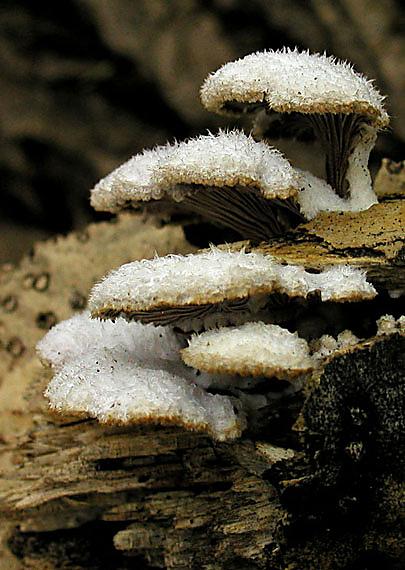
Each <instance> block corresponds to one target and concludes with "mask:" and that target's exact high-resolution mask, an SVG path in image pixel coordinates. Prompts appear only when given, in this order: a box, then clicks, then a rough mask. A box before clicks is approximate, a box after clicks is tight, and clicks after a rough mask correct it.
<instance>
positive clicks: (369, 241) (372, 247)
mask: <svg viewBox="0 0 405 570" xmlns="http://www.w3.org/2000/svg"><path fill="white" fill-rule="evenodd" d="M404 227H405V200H403V199H398V198H397V199H392V200H385V201H383V202H382V203H380V204H376V205H375V206H372V207H371V208H370V209H369V210H367V211H366V212H341V213H338V212H336V213H321V214H319V215H318V216H317V217H316V218H315V219H314V220H312V221H310V222H308V223H306V224H302V225H300V227H299V228H296V229H295V230H293V231H292V232H290V233H289V234H288V236H285V238H283V240H278V239H272V240H270V241H269V242H268V244H264V243H263V244H261V245H260V246H259V247H257V248H249V246H248V245H245V247H246V251H257V252H259V253H264V254H269V255H271V256H273V257H274V259H275V260H276V261H277V262H279V263H291V264H296V263H301V264H303V265H304V267H306V268H307V269H309V270H315V271H322V269H324V268H325V267H331V266H334V265H336V264H341V263H347V264H349V265H350V266H351V267H360V268H362V269H364V270H365V271H366V272H367V279H368V280H369V281H370V282H371V283H373V284H374V285H375V286H376V287H377V288H381V289H384V290H386V291H387V290H388V291H397V292H398V293H399V294H400V293H401V292H402V291H404V290H405V265H404V252H405V237H404ZM243 245H244V244H237V246H235V247H236V248H237V249H238V250H239V249H240V248H241V247H242V246H243Z"/></svg>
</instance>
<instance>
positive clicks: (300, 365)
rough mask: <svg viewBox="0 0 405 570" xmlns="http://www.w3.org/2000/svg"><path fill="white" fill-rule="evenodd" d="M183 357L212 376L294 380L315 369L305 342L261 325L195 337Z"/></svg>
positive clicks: (287, 333)
mask: <svg viewBox="0 0 405 570" xmlns="http://www.w3.org/2000/svg"><path fill="white" fill-rule="evenodd" d="M181 356H182V359H183V361H184V362H185V363H186V364H187V365H188V366H192V367H193V368H196V369H198V370H202V371H204V372H209V373H211V374H238V375H240V376H262V377H267V378H272V377H276V378H279V379H283V380H293V379H294V378H296V377H297V376H300V375H303V374H305V373H307V372H310V371H311V370H312V368H313V361H312V359H311V358H310V355H309V347H308V343H307V342H306V341H305V340H304V339H302V338H299V337H298V334H297V333H290V332H289V331H288V330H286V329H283V328H281V327H279V326H277V325H267V324H264V323H262V322H258V323H246V324H245V325H242V326H241V327H230V328H221V329H217V330H211V331H207V332H204V333H202V334H200V335H194V336H193V337H192V338H191V340H190V341H189V346H188V347H187V348H184V349H183V350H182V351H181Z"/></svg>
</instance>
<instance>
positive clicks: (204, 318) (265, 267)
mask: <svg viewBox="0 0 405 570" xmlns="http://www.w3.org/2000/svg"><path fill="white" fill-rule="evenodd" d="M274 293H279V294H284V295H285V296H286V297H287V298H289V299H296V298H302V299H306V298H307V297H309V296H310V295H311V294H314V293H317V294H319V296H320V300H321V301H335V302H349V301H357V300H366V299H372V298H373V297H374V296H375V295H376V291H375V289H374V287H373V286H372V285H371V284H370V283H368V282H367V279H366V275H365V273H364V272H363V271H361V270H360V269H356V268H352V267H348V266H344V265H343V266H335V267H332V268H330V269H326V270H324V271H323V272H321V273H318V274H314V273H309V272H307V271H305V269H304V268H303V267H300V266H293V265H281V264H279V263H277V262H275V261H274V259H273V258H272V257H271V256H269V255H264V254H261V253H255V252H251V253H245V251H243V250H242V251H223V250H220V249H217V248H214V247H213V248H211V249H210V250H209V251H207V252H202V253H198V254H191V255H187V256H181V255H176V256H166V257H162V258H155V259H152V260H143V261H135V262H133V263H128V264H125V265H123V266H122V267H120V268H119V269H118V270H116V271H113V272H112V273H110V275H108V276H107V277H106V278H105V279H104V280H103V281H101V282H100V283H98V284H97V285H96V286H95V287H94V288H93V290H92V292H91V295H90V299H89V308H90V310H91V312H92V316H93V317H98V318H110V319H113V318H115V317H117V316H122V317H124V318H126V319H128V320H138V321H141V322H143V323H155V324H160V325H180V326H182V327H183V328H184V329H186V330H190V329H191V330H194V329H196V330H199V329H201V328H202V327H207V326H208V327H213V326H216V325H219V324H237V323H241V322H245V321H247V320H263V318H266V316H267V317H268V318H269V319H272V318H274V312H273V311H272V310H271V308H270V310H269V306H268V305H269V302H270V299H269V296H270V295H272V294H274Z"/></svg>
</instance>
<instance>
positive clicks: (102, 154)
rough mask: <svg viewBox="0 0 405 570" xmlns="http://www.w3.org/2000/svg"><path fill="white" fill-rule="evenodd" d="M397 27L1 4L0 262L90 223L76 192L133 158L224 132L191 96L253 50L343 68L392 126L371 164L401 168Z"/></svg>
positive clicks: (352, 14) (258, 11)
mask: <svg viewBox="0 0 405 570" xmlns="http://www.w3.org/2000/svg"><path fill="white" fill-rule="evenodd" d="M404 21H405V14H404V10H403V9H401V8H400V2H399V0H398V1H396V0H318V1H317V0H308V1H302V0H301V1H300V0H250V1H246V0H65V1H64V2H54V3H50V2H45V1H41V0H38V1H29V0H26V1H24V0H19V1H18V0H17V1H16V0H1V4H0V42H1V48H0V85H1V98H0V129H1V153H0V172H1V178H0V179H1V202H0V204H1V205H0V236H1V238H0V262H4V261H15V260H18V258H19V257H20V256H21V255H22V254H23V253H24V252H27V251H29V248H30V247H31V245H32V243H33V241H35V240H36V239H38V238H44V237H48V236H50V235H53V234H55V233H65V232H68V231H70V230H71V229H75V228H80V227H81V226H83V225H84V224H86V223H87V222H88V221H90V220H94V219H97V217H98V219H100V216H96V215H95V214H94V213H93V212H92V211H91V209H90V207H89V202H88V196H89V190H90V188H91V187H92V186H93V185H94V183H95V182H96V181H97V180H98V179H99V178H100V177H102V176H103V175H105V174H106V173H107V172H109V171H110V170H112V169H113V168H114V167H115V166H117V165H118V164H120V163H121V162H123V161H124V160H126V159H127V158H128V157H129V156H131V155H132V154H135V153H136V152H138V151H140V150H141V149H142V148H144V147H150V146H153V145H155V144H162V143H164V142H165V141H166V140H173V138H179V139H181V138H184V137H187V136H190V135H194V134H196V133H198V132H202V131H204V130H206V129H207V128H210V129H212V128H215V127H216V126H219V125H223V124H225V123H224V122H223V120H221V119H220V118H218V117H215V116H213V115H210V114H209V113H207V112H206V111H204V109H203V108H202V107H201V105H200V103H199V96H198V92H199V87H200V85H201V83H202V81H203V80H204V79H205V77H206V76H207V74H208V73H209V72H210V71H215V70H216V69H217V68H218V67H219V66H220V65H222V64H223V63H225V62H226V61H229V60H232V59H235V58H238V57H241V56H243V55H246V54H247V53H250V52H252V51H256V50H262V49H266V48H273V49H277V48H280V47H282V46H291V47H294V46H298V47H299V48H308V49H310V50H314V51H324V50H326V51H327V52H328V53H333V54H334V55H336V56H337V57H339V58H345V59H349V60H350V61H352V62H353V63H354V64H355V66H356V69H358V70H359V71H362V72H364V73H366V74H367V75H368V76H369V77H372V78H374V79H375V80H376V84H377V86H378V87H379V88H380V90H381V91H382V92H383V93H385V94H386V95H387V96H388V99H387V106H388V108H389V111H390V113H391V115H392V117H393V120H392V128H391V130H390V131H389V132H387V133H384V134H383V135H382V136H381V137H380V139H379V142H378V145H377V148H376V150H375V152H374V155H373V157H372V163H373V164H374V165H377V164H378V162H379V161H380V159H381V157H382V156H388V157H390V158H393V159H394V160H401V159H403V158H404V156H405V152H404V151H405V121H404V119H405V98H404V97H403V91H404V85H405V36H404ZM228 124H229V122H228Z"/></svg>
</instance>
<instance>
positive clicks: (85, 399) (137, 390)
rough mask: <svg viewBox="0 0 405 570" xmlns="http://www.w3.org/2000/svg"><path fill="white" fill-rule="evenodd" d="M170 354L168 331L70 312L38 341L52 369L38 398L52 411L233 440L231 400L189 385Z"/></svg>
mask: <svg viewBox="0 0 405 570" xmlns="http://www.w3.org/2000/svg"><path fill="white" fill-rule="evenodd" d="M178 349H179V344H178V342H177V340H176V339H175V336H174V334H173V333H172V332H171V331H170V330H168V329H161V328H155V327H148V326H144V325H141V324H139V323H127V322H126V321H124V320H123V319H118V320H117V321H116V322H115V323H111V322H107V323H102V322H100V321H94V320H91V319H90V318H89V314H88V313H87V312H86V313H83V314H81V315H77V316H75V317H73V318H71V319H69V320H67V321H64V322H62V323H60V324H59V325H56V326H55V327H54V328H53V329H52V330H51V331H50V332H49V333H48V334H47V335H46V336H45V337H44V338H43V339H42V340H41V342H40V343H39V344H38V352H39V355H40V357H41V359H42V360H43V361H44V362H47V363H49V364H50V365H51V366H52V367H53V369H54V371H55V374H54V376H53V378H52V380H51V381H50V383H49V385H48V387H47V389H46V392H45V396H46V397H47V398H48V399H49V402H50V407H51V409H52V410H54V411H57V412H59V413H61V414H63V415H78V416H80V417H90V418H96V419H97V420H98V421H99V422H101V423H105V424H110V425H134V424H147V423H152V424H161V425H169V424H174V425H178V426H182V427H184V428H186V429H190V430H195V431H201V432H206V433H208V434H209V435H211V436H212V437H213V438H214V439H218V440H221V441H222V440H226V439H234V438H235V437H239V436H240V434H241V430H242V427H243V420H242V419H241V418H240V417H238V416H237V415H236V413H235V410H234V406H233V403H232V401H231V399H230V398H228V397H226V396H220V395H213V394H209V393H208V392H206V391H205V390H203V389H202V388H200V387H199V386H197V385H196V384H195V382H193V374H190V372H191V370H190V369H188V368H187V367H186V366H184V365H183V364H182V362H181V360H180V357H179V352H178Z"/></svg>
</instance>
